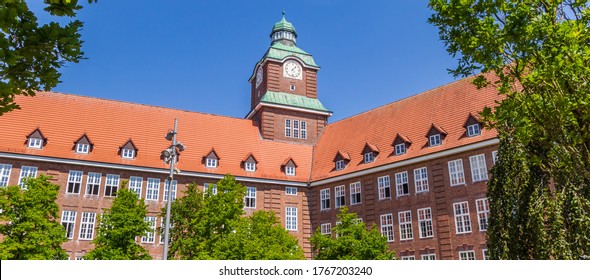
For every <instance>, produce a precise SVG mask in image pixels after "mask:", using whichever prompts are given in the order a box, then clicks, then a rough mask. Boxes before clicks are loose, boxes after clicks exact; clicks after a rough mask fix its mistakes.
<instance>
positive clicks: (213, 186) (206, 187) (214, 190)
mask: <svg viewBox="0 0 590 280" xmlns="http://www.w3.org/2000/svg"><path fill="white" fill-rule="evenodd" d="M210 187H211V195H216V194H217V184H212V183H205V184H204V185H203V195H205V194H206V193H207V190H209V188H210Z"/></svg>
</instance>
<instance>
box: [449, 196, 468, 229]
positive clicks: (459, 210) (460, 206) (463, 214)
mask: <svg viewBox="0 0 590 280" xmlns="http://www.w3.org/2000/svg"><path fill="white" fill-rule="evenodd" d="M453 209H454V210H455V230H456V232H457V233H468V232H471V220H470V219H469V204H468V203H467V201H464V202H458V203H454V204H453Z"/></svg>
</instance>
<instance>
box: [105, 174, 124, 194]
mask: <svg viewBox="0 0 590 280" xmlns="http://www.w3.org/2000/svg"><path fill="white" fill-rule="evenodd" d="M120 180H121V177H120V176H119V175H117V174H107V176H106V180H105V183H104V196H105V197H115V196H117V191H118V190H119V182H120Z"/></svg>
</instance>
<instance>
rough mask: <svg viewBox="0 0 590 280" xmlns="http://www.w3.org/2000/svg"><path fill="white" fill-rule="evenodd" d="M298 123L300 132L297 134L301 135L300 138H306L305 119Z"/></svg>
mask: <svg viewBox="0 0 590 280" xmlns="http://www.w3.org/2000/svg"><path fill="white" fill-rule="evenodd" d="M299 125H300V128H299V129H300V132H299V136H300V137H301V139H307V122H306V121H301V122H300V123H299Z"/></svg>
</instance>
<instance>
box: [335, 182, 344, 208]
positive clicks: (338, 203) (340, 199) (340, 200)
mask: <svg viewBox="0 0 590 280" xmlns="http://www.w3.org/2000/svg"><path fill="white" fill-rule="evenodd" d="M342 206H346V189H345V187H344V185H342V186H337V187H335V188H334V208H340V207H342Z"/></svg>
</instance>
